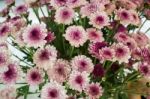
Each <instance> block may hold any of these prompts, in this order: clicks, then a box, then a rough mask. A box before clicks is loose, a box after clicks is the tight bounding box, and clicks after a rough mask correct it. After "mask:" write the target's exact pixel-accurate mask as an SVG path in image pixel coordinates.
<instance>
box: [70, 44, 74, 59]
mask: <svg viewBox="0 0 150 99" xmlns="http://www.w3.org/2000/svg"><path fill="white" fill-rule="evenodd" d="M73 50H74V47H73V46H72V47H71V52H70V58H71V57H72V54H73Z"/></svg>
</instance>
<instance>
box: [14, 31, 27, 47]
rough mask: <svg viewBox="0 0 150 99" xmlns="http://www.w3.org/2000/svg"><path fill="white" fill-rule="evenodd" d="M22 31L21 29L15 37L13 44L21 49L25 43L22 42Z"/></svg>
mask: <svg viewBox="0 0 150 99" xmlns="http://www.w3.org/2000/svg"><path fill="white" fill-rule="evenodd" d="M23 31H24V28H23V29H21V30H20V31H19V32H18V33H17V34H16V36H15V42H16V43H17V44H18V45H19V46H20V47H23V46H25V43H24V41H23V36H22V34H23Z"/></svg>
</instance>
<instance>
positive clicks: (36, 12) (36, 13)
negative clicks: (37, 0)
mask: <svg viewBox="0 0 150 99" xmlns="http://www.w3.org/2000/svg"><path fill="white" fill-rule="evenodd" d="M33 12H34V13H35V15H36V17H37V19H38V20H39V22H40V23H41V20H40V17H39V13H38V10H37V11H36V9H35V8H33Z"/></svg>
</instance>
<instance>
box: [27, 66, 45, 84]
mask: <svg viewBox="0 0 150 99" xmlns="http://www.w3.org/2000/svg"><path fill="white" fill-rule="evenodd" d="M26 80H27V83H28V84H29V85H39V84H40V83H42V71H41V70H39V69H37V68H31V69H30V70H28V72H27V76H26Z"/></svg>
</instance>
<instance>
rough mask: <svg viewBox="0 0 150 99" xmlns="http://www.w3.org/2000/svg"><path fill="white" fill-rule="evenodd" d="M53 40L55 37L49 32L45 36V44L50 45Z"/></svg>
mask: <svg viewBox="0 0 150 99" xmlns="http://www.w3.org/2000/svg"><path fill="white" fill-rule="evenodd" d="M55 38H56V37H55V35H54V33H53V32H51V31H49V32H48V33H47V36H46V38H45V40H46V41H47V43H51V42H52V41H53V40H54V39H55Z"/></svg>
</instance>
